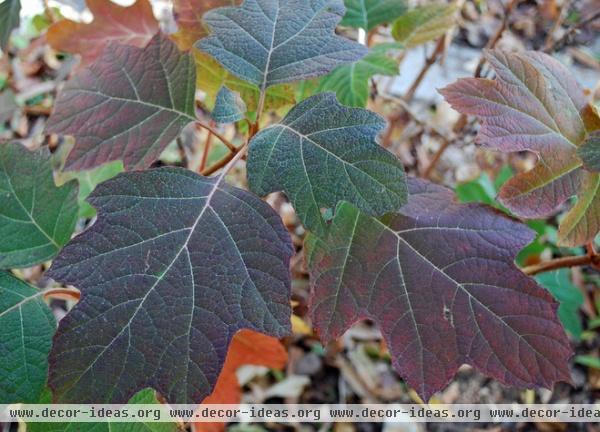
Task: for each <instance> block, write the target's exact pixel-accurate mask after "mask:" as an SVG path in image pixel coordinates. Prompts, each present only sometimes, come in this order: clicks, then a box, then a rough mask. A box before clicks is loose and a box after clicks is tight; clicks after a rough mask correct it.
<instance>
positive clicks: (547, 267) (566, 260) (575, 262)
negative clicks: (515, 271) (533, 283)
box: [521, 253, 600, 276]
mask: <svg viewBox="0 0 600 432" xmlns="http://www.w3.org/2000/svg"><path fill="white" fill-rule="evenodd" d="M585 265H591V266H593V267H595V268H598V267H599V266H600V255H598V254H595V253H594V254H589V253H588V254H586V255H581V256H572V257H562V258H555V259H553V260H550V261H544V262H541V263H539V264H534V265H530V266H527V267H523V268H522V269H521V270H522V271H523V273H525V274H528V275H529V276H533V275H536V274H538V273H542V272H547V271H551V270H556V269H560V268H569V267H577V266H585Z"/></svg>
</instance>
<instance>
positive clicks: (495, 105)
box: [441, 50, 600, 246]
mask: <svg viewBox="0 0 600 432" xmlns="http://www.w3.org/2000/svg"><path fill="white" fill-rule="evenodd" d="M486 57H487V59H488V61H489V62H490V64H491V66H492V67H493V68H494V70H495V71H496V75H497V77H496V79H495V80H489V79H482V78H464V79H460V80H458V81H457V82H456V83H454V84H451V85H450V86H448V87H446V88H445V89H442V90H441V93H442V94H443V95H444V97H445V98H446V100H447V101H448V102H450V104H451V105H452V106H453V107H454V108H455V109H457V110H458V111H460V112H462V113H465V114H471V115H476V116H478V117H480V118H481V119H482V121H483V123H482V126H481V129H480V130H479V133H478V135H477V142H478V143H480V144H482V145H484V146H485V147H488V148H492V149H496V150H500V151H504V152H513V151H531V152H534V153H535V154H536V155H537V156H538V163H537V165H536V166H535V167H534V168H533V169H532V170H531V171H528V172H526V173H521V174H518V175H516V176H514V177H513V178H512V179H510V180H509V181H508V182H506V184H505V185H504V186H503V187H502V189H501V190H500V193H499V196H498V199H499V200H500V202H502V204H503V205H504V206H506V207H507V208H508V209H510V210H511V211H512V212H514V213H515V214H517V215H519V216H522V217H527V218H542V217H547V216H549V215H550V214H552V213H553V212H554V211H555V210H556V209H557V208H558V207H559V206H560V205H561V204H562V203H563V202H564V201H566V200H567V199H568V198H570V197H572V196H574V195H577V196H578V201H577V204H576V205H575V206H574V207H573V208H572V209H571V210H570V211H569V213H568V214H567V216H566V218H565V219H564V220H563V222H562V223H561V225H560V228H559V244H562V245H571V246H572V245H579V244H583V243H586V242H587V241H589V240H591V239H593V238H594V237H595V235H596V233H597V232H598V230H599V229H600V196H598V194H596V191H597V190H598V186H599V184H600V177H599V176H598V174H596V173H590V172H586V171H584V170H583V169H582V167H581V166H582V162H581V159H580V158H579V157H578V155H577V151H578V147H579V146H581V145H582V143H583V142H584V141H585V139H586V137H587V135H588V134H589V133H591V132H593V131H594V130H597V129H600V118H599V117H598V116H597V115H596V113H594V112H593V110H592V109H591V107H590V105H589V104H588V103H587V102H586V100H585V97H584V94H583V91H582V90H581V88H580V87H579V85H578V84H577V82H576V81H575V79H574V78H573V77H572V75H571V74H570V73H569V72H568V70H567V69H566V68H565V67H564V66H562V65H561V64H560V63H559V62H558V61H556V60H554V59H553V58H552V57H550V56H548V55H546V54H543V53H539V52H532V51H529V52H513V53H508V52H504V51H500V50H495V51H490V52H488V53H487V54H486Z"/></svg>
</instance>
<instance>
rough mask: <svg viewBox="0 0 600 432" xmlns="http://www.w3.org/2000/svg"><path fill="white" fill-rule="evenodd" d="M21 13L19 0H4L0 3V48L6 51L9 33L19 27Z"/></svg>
mask: <svg viewBox="0 0 600 432" xmlns="http://www.w3.org/2000/svg"><path fill="white" fill-rule="evenodd" d="M20 13H21V1H20V0H4V1H3V2H2V3H0V49H2V51H4V52H6V49H7V48H8V42H9V40H10V34H11V33H12V31H13V30H14V29H15V28H17V27H19V22H20V19H19V18H20Z"/></svg>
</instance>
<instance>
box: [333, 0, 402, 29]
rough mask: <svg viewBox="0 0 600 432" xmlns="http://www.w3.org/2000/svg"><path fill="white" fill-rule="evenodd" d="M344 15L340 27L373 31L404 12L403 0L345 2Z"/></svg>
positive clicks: (354, 0)
mask: <svg viewBox="0 0 600 432" xmlns="http://www.w3.org/2000/svg"><path fill="white" fill-rule="evenodd" d="M344 3H345V5H346V14H345V15H344V18H342V21H341V22H340V24H341V25H345V26H349V27H356V28H362V29H365V30H367V31H371V30H373V29H374V28H375V27H377V26H378V25H381V24H386V23H389V22H392V21H393V20H395V19H396V18H398V17H399V16H400V15H402V14H403V13H404V12H405V11H406V2H405V1H404V0H345V2H344Z"/></svg>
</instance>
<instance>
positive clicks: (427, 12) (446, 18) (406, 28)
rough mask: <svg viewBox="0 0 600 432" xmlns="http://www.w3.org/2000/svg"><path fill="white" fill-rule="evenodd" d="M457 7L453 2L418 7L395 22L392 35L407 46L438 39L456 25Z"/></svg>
mask: <svg viewBox="0 0 600 432" xmlns="http://www.w3.org/2000/svg"><path fill="white" fill-rule="evenodd" d="M456 9H457V8H456V5H455V4H453V3H450V4H443V3H435V4H428V5H426V6H420V7H416V8H414V9H412V10H410V11H408V12H406V13H405V14H404V15H402V16H401V17H400V18H398V19H397V20H396V21H395V22H394V26H393V27H392V36H394V39H396V40H397V41H398V42H402V43H404V44H405V45H406V47H407V48H411V47H414V46H417V45H421V44H424V43H425V42H429V41H432V40H434V39H437V38H439V37H440V36H442V35H443V34H444V33H446V32H447V31H448V30H450V28H451V27H452V26H453V25H454V22H455V18H454V15H455V13H456Z"/></svg>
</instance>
